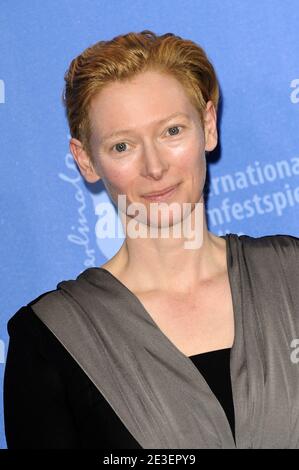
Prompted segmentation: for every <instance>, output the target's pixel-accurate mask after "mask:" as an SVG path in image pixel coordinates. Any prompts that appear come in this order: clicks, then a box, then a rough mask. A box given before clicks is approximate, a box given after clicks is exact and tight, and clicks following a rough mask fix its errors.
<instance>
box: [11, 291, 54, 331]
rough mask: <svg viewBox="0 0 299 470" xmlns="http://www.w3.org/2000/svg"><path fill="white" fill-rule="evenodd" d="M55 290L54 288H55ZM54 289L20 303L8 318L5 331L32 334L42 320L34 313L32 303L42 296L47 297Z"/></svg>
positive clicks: (41, 324) (38, 328) (39, 327)
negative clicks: (27, 301) (23, 303)
mask: <svg viewBox="0 0 299 470" xmlns="http://www.w3.org/2000/svg"><path fill="white" fill-rule="evenodd" d="M55 291H56V289H55ZM55 291H47V292H44V293H43V294H41V295H39V296H38V297H36V298H34V299H33V300H31V301H30V302H29V303H28V304H26V305H22V306H21V307H20V308H19V309H18V310H17V311H16V312H15V313H14V314H13V315H12V316H11V317H10V318H9V320H8V322H7V331H8V334H9V336H11V335H12V334H17V333H18V334H22V333H23V334H24V333H27V334H28V333H29V334H31V335H34V334H35V333H36V332H39V331H40V329H42V328H43V323H42V321H41V320H40V319H39V318H38V316H37V315H36V314H35V313H34V310H33V309H32V305H34V304H35V303H37V302H39V301H40V300H41V299H42V298H48V297H49V294H50V293H52V292H55Z"/></svg>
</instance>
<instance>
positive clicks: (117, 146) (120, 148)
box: [110, 142, 127, 153]
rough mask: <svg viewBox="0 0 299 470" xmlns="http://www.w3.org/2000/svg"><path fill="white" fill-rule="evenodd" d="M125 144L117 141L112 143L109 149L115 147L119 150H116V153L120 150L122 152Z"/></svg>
mask: <svg viewBox="0 0 299 470" xmlns="http://www.w3.org/2000/svg"><path fill="white" fill-rule="evenodd" d="M125 145H127V144H126V143H125V142H119V143H117V144H115V145H113V147H111V149H110V150H113V149H114V148H116V149H118V150H120V152H119V151H118V150H117V151H116V152H117V153H121V152H123V151H124V150H126V149H125Z"/></svg>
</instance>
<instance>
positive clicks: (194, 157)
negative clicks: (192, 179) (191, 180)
mask: <svg viewBox="0 0 299 470" xmlns="http://www.w3.org/2000/svg"><path fill="white" fill-rule="evenodd" d="M177 157H178V158H177V165H178V167H179V168H180V170H181V171H182V172H184V173H194V171H196V170H200V169H205V161H206V159H205V153H204V143H203V142H201V141H199V140H198V139H196V140H195V139H194V140H192V141H191V142H189V143H188V145H186V146H184V148H182V149H180V152H179V153H178V154H177Z"/></svg>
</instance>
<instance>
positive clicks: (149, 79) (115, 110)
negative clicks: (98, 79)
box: [89, 71, 196, 138]
mask: <svg viewBox="0 0 299 470" xmlns="http://www.w3.org/2000/svg"><path fill="white" fill-rule="evenodd" d="M176 112H184V113H186V114H187V115H189V116H190V118H192V117H193V118H195V117H196V110H195V108H194V107H193V105H192V103H191V101H190V99H189V96H188V95H187V93H186V91H185V89H184V87H183V86H182V84H181V83H180V82H179V81H178V80H177V79H176V78H175V77H173V76H171V75H169V74H164V73H163V74H162V73H160V72H154V71H148V72H144V73H142V74H139V75H137V76H135V77H134V78H132V79H130V80H127V81H123V82H113V83H110V84H108V85H106V86H105V87H104V89H103V90H102V91H101V92H100V93H99V94H98V95H97V96H95V97H94V99H93V100H92V102H91V106H90V112H89V116H90V121H91V124H92V128H93V130H95V131H96V133H97V135H98V136H99V137H100V138H101V137H102V136H104V135H106V134H107V133H109V132H111V131H117V130H118V128H119V129H122V128H136V129H138V128H139V127H140V128H143V127H146V126H147V125H151V122H154V121H159V120H161V119H163V118H165V117H166V116H168V115H171V114H174V113H176Z"/></svg>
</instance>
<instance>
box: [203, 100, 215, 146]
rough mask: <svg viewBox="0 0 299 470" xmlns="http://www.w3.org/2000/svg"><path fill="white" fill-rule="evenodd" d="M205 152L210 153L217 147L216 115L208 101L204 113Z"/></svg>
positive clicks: (213, 107)
mask: <svg viewBox="0 0 299 470" xmlns="http://www.w3.org/2000/svg"><path fill="white" fill-rule="evenodd" d="M204 116H205V117H204V131H205V140H206V145H205V150H206V151H208V152H211V151H212V150H214V148H215V147H216V146H217V142H218V133H217V115H216V111H215V106H214V105H213V102H212V101H208V102H207V105H206V110H205V113H204Z"/></svg>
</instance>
